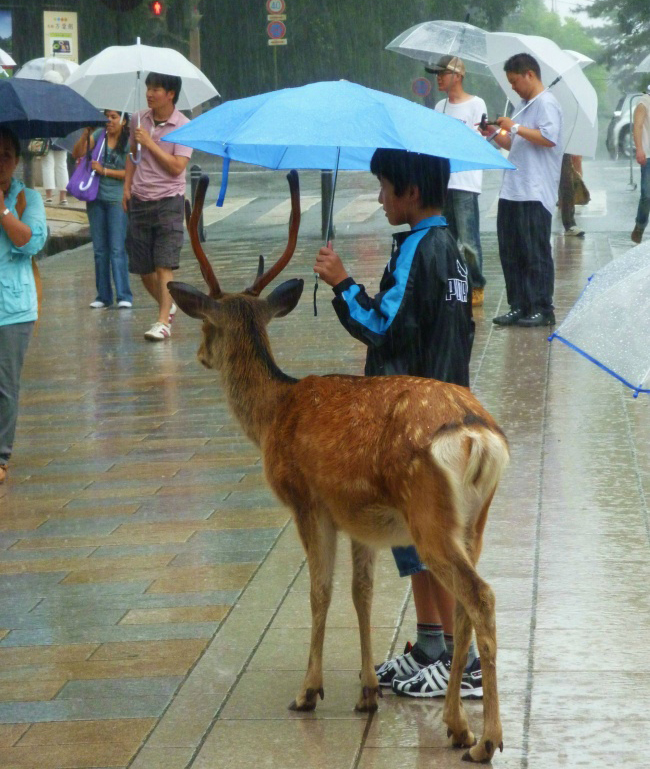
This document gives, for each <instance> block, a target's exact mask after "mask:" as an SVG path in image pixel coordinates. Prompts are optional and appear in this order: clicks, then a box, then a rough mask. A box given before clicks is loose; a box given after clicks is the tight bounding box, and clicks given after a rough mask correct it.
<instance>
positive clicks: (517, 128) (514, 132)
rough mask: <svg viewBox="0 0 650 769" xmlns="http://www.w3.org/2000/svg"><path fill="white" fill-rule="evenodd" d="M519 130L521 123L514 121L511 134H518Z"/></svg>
mask: <svg viewBox="0 0 650 769" xmlns="http://www.w3.org/2000/svg"><path fill="white" fill-rule="evenodd" d="M518 131H519V123H513V124H512V126H511V127H510V136H516V135H517V132H518Z"/></svg>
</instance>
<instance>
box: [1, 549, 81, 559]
mask: <svg viewBox="0 0 650 769" xmlns="http://www.w3.org/2000/svg"><path fill="white" fill-rule="evenodd" d="M94 550H96V548H94V547H59V548H56V547H53V548H48V549H44V550H7V551H4V552H3V551H0V562H6V563H11V561H41V560H49V559H50V558H86V557H87V556H89V555H90V554H91V553H92V552H93V551H94Z"/></svg>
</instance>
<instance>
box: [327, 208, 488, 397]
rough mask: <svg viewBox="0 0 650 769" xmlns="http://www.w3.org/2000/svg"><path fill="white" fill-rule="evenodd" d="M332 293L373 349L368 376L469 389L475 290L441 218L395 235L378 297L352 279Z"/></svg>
mask: <svg viewBox="0 0 650 769" xmlns="http://www.w3.org/2000/svg"><path fill="white" fill-rule="evenodd" d="M334 294H335V298H334V300H333V302H332V303H333V305H334V309H335V310H336V314H337V315H338V317H339V320H340V321H341V323H342V324H343V325H344V326H345V328H346V329H347V330H348V332H349V333H350V334H351V335H352V336H353V337H355V338H356V339H358V340H359V341H361V342H363V343H364V344H366V345H367V346H368V353H367V356H366V368H365V373H366V375H384V374H410V375H413V376H422V377H430V378H433V379H438V380H440V381H443V382H451V383H453V384H459V385H463V386H465V387H469V357H470V352H471V349H472V340H473V329H474V324H473V321H472V303H471V290H470V286H469V282H468V274H467V266H466V265H465V262H464V260H463V258H462V256H461V255H460V252H459V250H458V247H457V245H456V242H455V240H454V238H453V237H452V235H451V234H450V233H449V230H448V229H447V226H446V221H445V219H444V218H443V217H442V216H433V217H430V218H428V219H424V220H423V221H421V222H419V223H418V224H417V225H416V226H415V227H414V228H413V229H412V230H410V231H409V232H399V233H397V234H395V235H394V236H393V250H392V253H391V257H390V261H389V262H388V264H387V266H386V269H385V271H384V274H383V277H382V279H381V283H380V286H379V293H378V294H377V295H376V296H374V297H371V296H369V295H368V294H367V293H366V290H365V288H364V287H363V286H362V285H361V284H358V283H355V281H354V280H353V279H352V278H347V279H346V280H344V281H342V282H341V283H339V284H338V285H337V286H335V287H334Z"/></svg>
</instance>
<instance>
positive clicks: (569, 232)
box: [564, 224, 585, 238]
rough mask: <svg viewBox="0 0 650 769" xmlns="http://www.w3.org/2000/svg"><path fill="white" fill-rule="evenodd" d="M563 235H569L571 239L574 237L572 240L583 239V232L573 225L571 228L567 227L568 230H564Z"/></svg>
mask: <svg viewBox="0 0 650 769" xmlns="http://www.w3.org/2000/svg"><path fill="white" fill-rule="evenodd" d="M564 234H565V235H570V236H572V237H574V238H584V236H585V231H584V230H581V229H580V227H577V226H576V225H575V224H574V225H573V227H569V229H568V230H565V231H564Z"/></svg>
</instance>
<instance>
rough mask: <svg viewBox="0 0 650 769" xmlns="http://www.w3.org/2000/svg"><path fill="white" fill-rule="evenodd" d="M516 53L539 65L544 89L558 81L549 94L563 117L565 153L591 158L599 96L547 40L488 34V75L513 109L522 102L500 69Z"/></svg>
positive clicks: (576, 66) (570, 59)
mask: <svg viewBox="0 0 650 769" xmlns="http://www.w3.org/2000/svg"><path fill="white" fill-rule="evenodd" d="M517 53H528V54H531V55H532V56H533V57H534V58H535V59H536V60H537V61H538V63H539V65H540V69H541V71H542V82H543V83H544V85H546V86H547V87H548V86H550V85H551V83H553V81H554V80H556V78H558V77H559V78H560V80H559V81H558V82H557V83H556V84H554V85H553V86H552V93H553V95H554V96H555V98H556V99H557V100H558V101H559V102H560V105H561V107H562V112H563V113H564V139H565V146H564V151H565V152H567V153H569V154H571V155H584V156H586V157H594V156H595V154H596V144H597V143H598V96H597V95H596V91H595V90H594V87H593V86H592V85H591V83H590V82H589V81H588V80H587V78H586V77H585V74H584V72H583V71H582V69H581V67H580V64H579V63H578V62H577V61H576V60H575V59H574V58H573V57H572V56H570V55H569V54H567V53H565V52H564V51H563V50H562V49H561V48H559V47H558V46H557V45H556V44H555V43H554V42H553V41H552V40H549V39H548V38H546V37H538V36H536V35H519V34H515V33H510V32H491V33H490V34H489V35H488V36H487V56H488V60H489V62H490V64H489V67H490V71H491V72H492V74H493V75H494V77H496V79H497V82H498V83H499V85H500V86H501V90H502V91H503V92H504V93H505V95H506V96H507V97H508V99H509V100H510V101H511V102H512V103H513V104H515V105H517V104H518V103H519V102H520V101H521V99H520V97H519V96H517V94H516V93H515V92H514V91H513V90H512V88H511V87H510V83H509V82H508V78H507V77H506V73H505V72H504V71H503V65H504V62H505V61H507V59H509V58H510V57H511V56H514V55H515V54H517Z"/></svg>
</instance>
